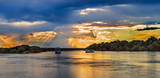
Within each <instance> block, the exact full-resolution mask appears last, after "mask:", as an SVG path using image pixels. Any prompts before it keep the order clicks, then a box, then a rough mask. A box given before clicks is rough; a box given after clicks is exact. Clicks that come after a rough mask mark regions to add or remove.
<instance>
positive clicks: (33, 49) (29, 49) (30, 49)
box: [0, 45, 86, 54]
mask: <svg viewBox="0 0 160 78" xmlns="http://www.w3.org/2000/svg"><path fill="white" fill-rule="evenodd" d="M55 49H56V48H41V47H38V46H29V45H20V46H16V47H11V48H0V53H1V54H29V53H40V52H46V51H55ZM59 49H61V51H71V50H85V49H86V48H59Z"/></svg>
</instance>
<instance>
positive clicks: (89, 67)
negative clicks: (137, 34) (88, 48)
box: [0, 51, 160, 78]
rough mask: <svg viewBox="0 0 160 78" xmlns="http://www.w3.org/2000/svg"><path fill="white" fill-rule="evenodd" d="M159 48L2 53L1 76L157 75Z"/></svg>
mask: <svg viewBox="0 0 160 78" xmlns="http://www.w3.org/2000/svg"><path fill="white" fill-rule="evenodd" d="M158 77H160V53H159V52H152V53H151V52H100V51H97V52H95V53H85V52H84V51H66V52H63V53H62V54H60V55H55V54H54V53H53V52H46V53H38V54H0V78H158Z"/></svg>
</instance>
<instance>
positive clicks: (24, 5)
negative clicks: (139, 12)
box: [0, 0, 160, 23]
mask: <svg viewBox="0 0 160 78" xmlns="http://www.w3.org/2000/svg"><path fill="white" fill-rule="evenodd" d="M159 2H160V1H159V0H0V15H1V17H3V18H5V19H7V20H9V21H21V20H25V21H39V20H44V21H50V22H56V23H66V22H69V21H68V19H70V18H69V17H70V14H71V13H72V12H73V11H74V10H78V9H85V8H88V7H96V6H106V5H116V4H157V3H159Z"/></svg>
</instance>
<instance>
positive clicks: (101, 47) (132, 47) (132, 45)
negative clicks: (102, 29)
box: [86, 36, 160, 51]
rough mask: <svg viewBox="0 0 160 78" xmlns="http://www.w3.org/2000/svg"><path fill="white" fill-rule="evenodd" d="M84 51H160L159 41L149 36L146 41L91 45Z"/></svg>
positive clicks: (117, 41) (118, 41)
mask: <svg viewBox="0 0 160 78" xmlns="http://www.w3.org/2000/svg"><path fill="white" fill-rule="evenodd" d="M86 49H94V50H97V51H160V39H158V38H156V37H154V36H151V37H150V38H148V39H147V40H146V41H144V40H133V41H130V42H128V41H127V40H123V41H120V40H116V41H112V42H102V43H99V44H96V43H94V44H92V45H90V46H88V47H87V48H86Z"/></svg>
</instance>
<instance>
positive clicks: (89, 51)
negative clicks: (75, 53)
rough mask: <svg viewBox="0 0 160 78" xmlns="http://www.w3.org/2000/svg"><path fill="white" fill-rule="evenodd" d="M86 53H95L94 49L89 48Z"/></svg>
mask: <svg viewBox="0 0 160 78" xmlns="http://www.w3.org/2000/svg"><path fill="white" fill-rule="evenodd" d="M86 53H94V50H93V49H88V50H86Z"/></svg>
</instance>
